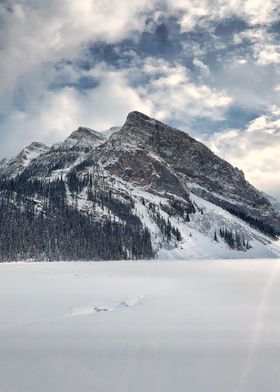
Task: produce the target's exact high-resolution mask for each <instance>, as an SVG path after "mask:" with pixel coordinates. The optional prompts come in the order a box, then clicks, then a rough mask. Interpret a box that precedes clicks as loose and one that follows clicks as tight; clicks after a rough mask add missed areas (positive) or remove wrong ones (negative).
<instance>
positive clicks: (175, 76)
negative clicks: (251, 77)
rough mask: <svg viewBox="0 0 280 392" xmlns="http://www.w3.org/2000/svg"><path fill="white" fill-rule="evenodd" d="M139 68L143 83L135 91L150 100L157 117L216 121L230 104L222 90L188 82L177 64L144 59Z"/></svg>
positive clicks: (184, 120) (189, 78) (229, 98)
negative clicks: (145, 77)
mask: <svg viewBox="0 0 280 392" xmlns="http://www.w3.org/2000/svg"><path fill="white" fill-rule="evenodd" d="M141 69H142V72H143V73H144V75H146V76H147V82H146V83H142V85H141V88H140V89H139V91H140V92H141V94H142V96H144V97H146V98H147V99H149V100H150V101H151V103H152V105H153V107H154V110H153V115H155V116H156V117H158V118H159V119H161V120H171V119H174V118H175V119H178V120H179V121H180V120H181V124H182V125H186V124H187V123H188V122H190V120H191V119H193V118H195V117H199V118H208V119H215V120H218V119H222V118H223V116H224V113H225V112H226V110H227V109H228V107H229V105H230V104H232V98H231V97H230V96H228V95H227V94H226V93H225V92H223V91H218V90H216V89H214V88H213V89H211V88H209V87H208V86H207V85H205V84H203V83H197V84H195V83H194V82H192V80H191V77H190V75H189V72H188V70H187V69H186V67H184V66H182V65H180V64H175V65H171V64H170V63H168V62H166V61H164V60H161V59H153V58H148V59H146V60H145V62H144V63H143V65H142V67H141Z"/></svg>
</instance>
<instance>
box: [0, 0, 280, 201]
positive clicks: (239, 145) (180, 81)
mask: <svg viewBox="0 0 280 392" xmlns="http://www.w3.org/2000/svg"><path fill="white" fill-rule="evenodd" d="M132 110H139V111H141V112H143V113H146V114H147V115H150V116H152V117H155V118H157V119H159V120H161V121H163V122H165V123H168V124H170V125H172V126H175V127H178V128H180V129H182V130H184V131H186V132H188V133H189V134H190V135H191V136H193V137H195V138H198V139H199V140H201V141H203V142H204V143H206V144H207V145H208V146H209V147H210V148H211V149H212V150H213V151H214V152H215V153H217V154H218V155H219V156H221V157H223V158H224V159H226V160H228V161H229V162H231V163H232V164H233V165H234V166H237V167H239V168H240V169H242V170H243V171H244V172H245V175H246V178H247V179H248V180H249V181H250V182H251V183H252V184H253V185H255V186H256V187H258V188H259V189H261V190H263V191H265V192H268V193H270V194H271V195H273V196H276V197H278V198H280V0H266V1H263V0H176V1H174V0H133V1H131V0H83V1H78V0H48V1H45V0H20V1H14V0H0V158H4V157H9V156H12V155H14V154H16V153H17V152H19V150H20V149H22V148H23V147H24V146H25V145H27V144H29V143H31V142H32V141H40V142H43V143H46V144H52V143H54V142H57V141H60V140H62V139H64V138H66V137H67V136H68V135H69V134H70V132H71V131H73V130H74V129H76V128H77V127H78V126H80V125H81V126H88V127H90V128H93V129H96V130H101V131H102V130H106V129H108V128H110V127H111V126H119V125H122V124H123V123H124V121H125V119H126V116H127V114H128V112H130V111H132Z"/></svg>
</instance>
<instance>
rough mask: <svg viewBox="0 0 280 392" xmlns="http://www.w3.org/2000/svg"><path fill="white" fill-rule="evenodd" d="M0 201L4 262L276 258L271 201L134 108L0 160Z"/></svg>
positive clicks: (201, 148)
mask: <svg viewBox="0 0 280 392" xmlns="http://www.w3.org/2000/svg"><path fill="white" fill-rule="evenodd" d="M31 146H32V145H31ZM27 149H28V152H29V151H30V146H29V147H28V148H27ZM23 151H25V150H23ZM21 154H22V155H24V157H25V158H23V161H22V159H21V157H20V156H21ZM32 154H33V155H32ZM11 162H14V163H11ZM0 202H1V208H0V218H1V221H3V222H4V224H3V225H2V228H1V229H0V259H2V260H15V259H16V260H17V259H26V258H31V259H32V258H36V259H49V260H56V259H73V260H77V259H94V260H97V259H105V260H107V259H126V258H153V257H163V256H164V257H169V258H174V257H180V258H206V257H208V258H209V257H210V258H215V257H217V258H219V257H221V258H224V257H229V258H243V257H247V258H248V257H276V256H277V255H280V247H279V246H278V244H279V241H277V238H278V237H279V235H280V212H279V209H278V208H276V206H275V203H274V204H273V203H272V202H271V199H270V198H269V197H266V196H265V195H264V194H263V193H262V192H260V191H258V190H257V189H255V188H254V187H253V186H252V185H251V184H249V183H248V182H247V181H246V180H245V178H244V174H243V173H242V172H241V171H240V170H239V169H237V168H234V167H233V166H232V165H230V164H229V163H228V162H226V161H225V160H223V159H221V158H219V157H218V156H216V155H215V154H214V153H213V152H212V151H211V150H209V148H207V147H206V146H205V145H203V144H202V143H200V142H198V141H196V140H195V139H193V138H192V137H190V136H189V135H188V134H187V133H185V132H182V131H179V130H178V129H175V128H172V127H170V126H168V125H166V124H163V123H161V122H159V121H157V120H154V119H151V118H149V117H148V116H146V115H144V114H142V113H139V112H131V113H129V115H128V117H127V120H126V122H125V124H124V125H123V126H122V127H121V128H118V127H113V128H111V129H110V130H109V131H107V132H104V133H101V132H100V133H99V132H96V131H93V130H91V129H89V128H82V127H80V128H78V129H77V130H76V131H74V132H73V133H72V134H71V135H70V136H69V137H68V138H67V139H66V140H65V141H64V142H62V143H59V144H55V145H54V146H52V147H51V148H47V147H45V146H44V147H43V145H42V146H41V147H40V148H39V146H37V148H35V146H34V151H33V153H30V152H29V153H28V154H27V153H26V154H23V153H20V154H19V155H18V156H17V157H16V158H15V159H14V161H13V160H11V161H9V162H8V163H7V162H3V163H2V164H0ZM16 222H19V223H18V224H16Z"/></svg>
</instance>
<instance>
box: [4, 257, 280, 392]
mask: <svg viewBox="0 0 280 392" xmlns="http://www.w3.org/2000/svg"><path fill="white" fill-rule="evenodd" d="M279 290H280V264H279V260H278V261H271V260H267V259H266V260H262V261H260V260H259V261H255V262H253V261H248V260H243V261H242V262H237V261H234V262H231V261H226V262H223V261H221V260H220V261H218V262H215V261H211V262H188V263H186V262H183V263H182V262H176V261H174V262H172V263H170V262H169V263H168V262H149V263H147V262H122V263H112V262H108V263H29V264H28V263H24V264H22V263H17V264H16V263H13V264H2V265H0V307H1V312H0V347H1V350H0V379H1V391H3V392H4V391H5V392H12V391H13V392H27V391H28V392H38V391H40V392H53V391H59V392H76V391H77V390H78V391H82V392H86V391H94V392H105V391H110V392H111V391H114V392H130V391H133V392H143V391H152V392H170V391H172V392H173V391H174V392H181V391H185V390H189V391H192V392H218V391H219V392H220V391H221V392H224V391H226V392H264V391H268V392H277V391H278V387H279V384H280V373H279V360H280V353H279V348H278V345H279V341H280V330H279V322H280V320H279V312H278V311H277V310H278V308H279V295H280V291H279Z"/></svg>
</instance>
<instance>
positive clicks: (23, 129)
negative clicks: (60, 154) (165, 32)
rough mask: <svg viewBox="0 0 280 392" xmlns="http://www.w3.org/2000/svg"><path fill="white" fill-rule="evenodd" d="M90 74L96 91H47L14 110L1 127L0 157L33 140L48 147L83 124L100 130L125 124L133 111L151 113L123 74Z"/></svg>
mask: <svg viewBox="0 0 280 392" xmlns="http://www.w3.org/2000/svg"><path fill="white" fill-rule="evenodd" d="M91 74H93V75H95V77H98V78H99V85H98V86H97V87H96V88H95V89H90V90H86V91H85V92H83V91H82V92H81V91H79V90H77V89H75V88H74V87H64V88H61V89H59V90H46V91H45V92H44V94H43V95H42V96H41V97H40V101H39V102H37V104H34V102H33V99H31V100H30V101H28V102H27V103H26V107H25V111H20V110H14V111H13V113H12V114H11V115H10V116H9V117H8V118H7V119H6V121H5V122H4V123H3V124H2V127H3V128H4V129H5V130H6V132H5V133H3V134H2V135H1V136H2V137H1V144H0V155H2V156H9V155H12V154H15V153H16V152H17V150H18V148H19V147H18V146H22V147H23V146H25V145H27V144H29V143H30V142H32V141H34V140H39V141H41V142H44V143H47V144H50V143H54V142H57V141H60V140H62V139H64V138H66V137H67V136H69V134H70V132H71V131H73V130H74V129H76V128H77V127H78V126H80V125H84V126H89V127H94V128H95V129H97V130H105V129H107V128H109V127H111V126H112V125H122V124H120V123H119V121H120V119H122V121H124V120H125V118H126V115H127V113H128V112H129V111H132V110H139V111H142V112H146V113H148V114H150V113H151V112H152V105H151V103H150V101H148V100H146V99H145V98H142V97H141V96H140V95H139V94H138V93H137V91H136V90H135V89H133V88H132V87H130V86H128V85H127V83H126V80H125V78H124V75H123V74H122V73H117V72H114V71H110V70H108V69H102V68H99V69H96V70H94V71H91ZM76 77H77V75H76ZM74 79H75V78H74Z"/></svg>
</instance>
